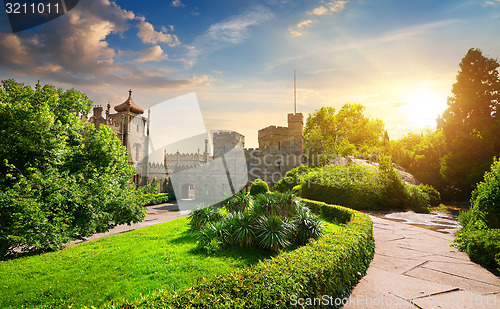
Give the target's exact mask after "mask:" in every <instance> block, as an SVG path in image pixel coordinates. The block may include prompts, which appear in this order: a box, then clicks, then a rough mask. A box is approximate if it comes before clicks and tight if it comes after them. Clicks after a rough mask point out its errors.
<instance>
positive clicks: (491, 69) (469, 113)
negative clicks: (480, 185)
mask: <svg viewBox="0 0 500 309" xmlns="http://www.w3.org/2000/svg"><path fill="white" fill-rule="evenodd" d="M459 66H460V71H459V72H458V75H457V82H456V83H455V84H453V87H452V94H453V96H452V97H450V98H448V108H447V109H446V110H445V112H444V113H443V115H442V117H441V118H440V119H439V126H440V127H441V128H442V130H443V134H444V136H445V138H446V147H447V152H448V154H447V155H446V156H445V157H444V159H443V161H442V163H441V173H442V175H443V177H444V178H445V179H446V180H447V181H448V182H449V183H450V184H452V185H456V186H458V187H460V188H461V189H463V190H465V191H467V192H470V191H471V190H472V189H473V187H474V185H475V184H476V183H477V182H479V181H480V180H481V178H482V176H483V174H484V172H485V171H486V170H487V169H488V167H489V166H490V164H491V162H492V158H493V157H494V156H495V155H498V154H499V153H500V134H498V132H500V118H499V115H498V110H499V106H500V78H499V71H498V68H499V67H500V63H499V62H498V60H496V59H492V58H487V57H485V56H483V54H482V51H481V50H479V49H475V48H472V49H470V50H469V51H468V52H467V54H466V55H465V57H464V58H463V59H462V61H461V63H460V65H459Z"/></svg>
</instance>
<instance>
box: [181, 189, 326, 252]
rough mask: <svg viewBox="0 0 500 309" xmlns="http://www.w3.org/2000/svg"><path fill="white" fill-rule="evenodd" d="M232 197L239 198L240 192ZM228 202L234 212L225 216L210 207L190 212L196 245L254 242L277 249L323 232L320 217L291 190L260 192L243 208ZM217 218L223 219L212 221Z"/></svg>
mask: <svg viewBox="0 0 500 309" xmlns="http://www.w3.org/2000/svg"><path fill="white" fill-rule="evenodd" d="M235 200H241V196H240V197H238V196H236V197H235ZM227 205H230V206H231V207H232V208H233V212H230V213H228V214H227V215H226V216H223V215H220V213H221V212H222V211H223V210H219V211H216V210H215V209H213V208H212V209H211V208H201V209H199V210H197V211H195V212H194V213H193V215H192V218H191V223H190V224H191V226H192V227H193V229H200V228H201V236H200V237H199V239H198V240H199V242H198V246H199V248H201V249H202V250H205V251H207V252H209V253H210V252H213V251H216V249H217V248H219V249H220V248H222V247H224V246H227V245H234V246H242V247H251V246H255V245H256V246H259V247H262V248H264V249H269V250H271V251H275V252H276V251H279V250H282V249H286V248H289V247H290V246H292V245H302V244H305V243H307V242H308V240H309V239H310V238H317V237H319V236H321V235H322V225H321V220H319V219H318V218H316V217H315V216H314V215H312V214H310V212H309V209H308V208H307V207H306V206H305V205H304V204H303V203H302V202H300V201H299V200H298V199H297V196H296V195H294V194H293V193H292V192H285V193H276V194H274V193H272V192H267V193H265V194H259V195H257V196H256V197H255V200H254V201H253V203H251V206H250V207H246V208H241V207H239V206H238V207H233V206H234V205H235V204H234V203H227ZM237 205H240V204H237ZM214 213H215V215H214ZM219 215H220V216H219ZM217 220H220V221H223V223H221V224H219V225H215V222H218V221H217ZM296 223H297V224H296ZM219 227H220V229H219V230H220V231H219V233H215V230H214V228H219ZM222 229H223V230H224V231H222ZM210 237H212V238H214V239H215V243H214V242H212V239H210Z"/></svg>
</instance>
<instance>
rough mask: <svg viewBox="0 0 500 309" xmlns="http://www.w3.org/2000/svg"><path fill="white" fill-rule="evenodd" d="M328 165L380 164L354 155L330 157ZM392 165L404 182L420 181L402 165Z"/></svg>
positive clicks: (376, 165) (415, 182)
mask: <svg viewBox="0 0 500 309" xmlns="http://www.w3.org/2000/svg"><path fill="white" fill-rule="evenodd" d="M328 165H342V166H348V165H364V166H373V167H374V168H378V167H379V166H380V165H379V164H378V162H373V161H369V160H364V159H357V158H355V157H354V156H347V157H345V158H344V157H336V158H334V159H332V160H331V161H330V162H328ZM392 166H393V167H394V169H396V171H398V173H399V175H401V180H403V181H404V182H405V183H407V184H409V185H419V184H420V181H418V179H417V178H415V176H413V175H412V174H410V173H409V172H408V171H407V170H405V169H404V168H403V167H401V166H399V165H397V164H394V163H392Z"/></svg>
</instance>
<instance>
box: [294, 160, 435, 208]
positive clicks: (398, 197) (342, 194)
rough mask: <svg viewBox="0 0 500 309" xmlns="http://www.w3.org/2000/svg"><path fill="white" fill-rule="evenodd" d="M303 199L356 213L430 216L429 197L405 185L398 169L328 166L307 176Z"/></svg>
mask: <svg viewBox="0 0 500 309" xmlns="http://www.w3.org/2000/svg"><path fill="white" fill-rule="evenodd" d="M300 196H301V197H303V198H306V199H312V200H317V201H322V202H325V203H329V204H337V205H345V206H347V207H349V208H353V209H366V210H386V209H403V208H405V207H407V208H411V209H413V210H415V211H419V212H427V211H428V210H427V206H428V204H427V201H426V194H425V193H424V192H422V191H421V190H419V189H418V188H412V186H408V185H406V184H404V183H403V182H402V181H401V177H400V175H399V173H397V171H395V170H394V168H393V167H392V166H391V165H390V164H387V167H385V166H383V163H382V164H381V168H380V169H377V168H376V167H374V166H361V165H360V166H358V165H348V166H326V167H323V168H321V169H314V170H310V171H309V173H308V174H306V175H304V177H303V180H302V184H301V188H300Z"/></svg>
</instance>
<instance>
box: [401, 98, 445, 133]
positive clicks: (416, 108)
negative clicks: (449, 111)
mask: <svg viewBox="0 0 500 309" xmlns="http://www.w3.org/2000/svg"><path fill="white" fill-rule="evenodd" d="M446 97H447V96H446V95H445V94H443V93H439V92H436V91H432V90H428V89H425V88H417V89H415V90H412V91H410V92H408V94H407V95H406V97H405V100H404V102H405V103H407V105H406V108H405V109H406V112H407V113H408V120H409V123H410V124H411V125H412V126H414V127H415V128H422V129H425V128H435V127H436V118H437V117H438V115H439V114H441V113H442V112H443V111H444V110H445V109H446Z"/></svg>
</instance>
